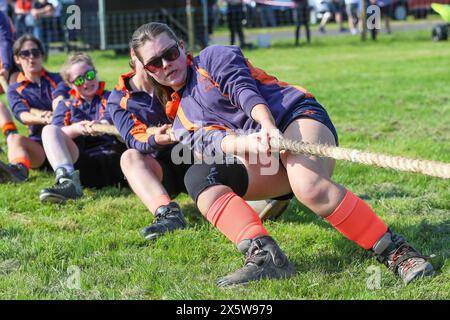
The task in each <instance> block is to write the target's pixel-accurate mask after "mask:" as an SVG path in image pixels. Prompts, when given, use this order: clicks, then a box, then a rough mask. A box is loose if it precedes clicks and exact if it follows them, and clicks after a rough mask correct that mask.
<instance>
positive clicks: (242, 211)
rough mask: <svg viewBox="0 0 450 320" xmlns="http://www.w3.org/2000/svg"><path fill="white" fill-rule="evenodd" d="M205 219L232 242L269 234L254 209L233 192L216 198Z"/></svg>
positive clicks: (236, 242)
mask: <svg viewBox="0 0 450 320" xmlns="http://www.w3.org/2000/svg"><path fill="white" fill-rule="evenodd" d="M206 219H208V221H209V222H211V223H212V224H213V225H214V227H216V228H217V229H219V231H220V232H222V233H223V234H224V235H225V236H226V237H227V238H228V239H230V240H231V241H232V242H233V243H234V244H238V243H239V242H241V241H242V240H244V239H253V238H255V237H257V236H262V235H264V236H268V235H269V233H268V232H267V231H266V229H264V227H263V225H262V223H261V219H259V216H258V215H257V214H256V212H255V210H253V209H252V208H251V207H250V206H249V205H248V204H247V202H245V200H244V199H242V198H241V197H239V196H237V195H236V194H235V193H233V192H229V193H226V194H224V195H223V196H221V197H220V198H219V199H217V200H216V202H214V204H213V205H212V206H211V208H209V210H208V213H207V214H206Z"/></svg>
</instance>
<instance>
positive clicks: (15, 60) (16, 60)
mask: <svg viewBox="0 0 450 320" xmlns="http://www.w3.org/2000/svg"><path fill="white" fill-rule="evenodd" d="M14 62H15V63H16V64H17V65H18V66H20V60H19V57H18V56H14Z"/></svg>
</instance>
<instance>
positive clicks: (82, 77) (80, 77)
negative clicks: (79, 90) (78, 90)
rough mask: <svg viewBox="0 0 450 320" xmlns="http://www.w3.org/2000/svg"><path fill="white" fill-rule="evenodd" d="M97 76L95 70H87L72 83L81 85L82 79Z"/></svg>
mask: <svg viewBox="0 0 450 320" xmlns="http://www.w3.org/2000/svg"><path fill="white" fill-rule="evenodd" d="M96 76H97V73H96V72H95V70H89V71H88V72H86V73H85V74H84V76H79V77H77V78H76V79H75V80H74V81H73V82H72V83H73V84H74V85H76V86H77V87H79V86H82V85H83V84H84V79H86V80H88V81H91V80H94V79H95V77H96Z"/></svg>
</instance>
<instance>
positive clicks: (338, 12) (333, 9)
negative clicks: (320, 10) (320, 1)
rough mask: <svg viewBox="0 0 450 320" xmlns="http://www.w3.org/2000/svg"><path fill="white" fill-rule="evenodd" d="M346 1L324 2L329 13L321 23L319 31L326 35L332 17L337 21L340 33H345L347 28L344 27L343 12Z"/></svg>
mask: <svg viewBox="0 0 450 320" xmlns="http://www.w3.org/2000/svg"><path fill="white" fill-rule="evenodd" d="M343 1H344V0H326V1H324V3H325V6H326V8H327V11H326V12H325V14H324V15H323V17H322V20H321V21H320V26H319V31H320V32H322V33H325V25H326V24H327V22H328V21H329V20H330V18H331V17H332V16H334V19H335V20H336V24H337V25H339V31H340V32H344V31H345V28H344V27H343V26H342V12H343Z"/></svg>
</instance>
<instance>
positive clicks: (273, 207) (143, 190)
mask: <svg viewBox="0 0 450 320" xmlns="http://www.w3.org/2000/svg"><path fill="white" fill-rule="evenodd" d="M130 64H131V66H132V68H133V71H132V72H130V73H127V74H124V75H121V76H120V77H119V83H118V84H117V86H116V88H115V89H114V90H113V91H112V93H111V95H110V97H109V98H108V109H107V111H108V113H109V114H110V115H111V118H112V120H113V122H114V125H115V126H116V128H117V130H119V132H120V134H121V136H122V138H123V140H124V141H125V143H126V145H127V147H128V148H129V149H128V150H127V151H125V152H124V154H123V155H122V159H121V167H122V171H123V173H124V174H125V176H126V178H127V181H128V183H129V184H130V186H131V188H132V189H133V191H134V192H135V193H136V195H137V196H138V197H139V199H140V200H141V201H142V202H143V203H144V205H145V206H146V207H147V208H148V210H149V211H150V212H152V213H153V214H154V216H155V219H154V221H153V222H152V223H151V224H150V225H149V226H147V227H146V228H144V229H143V230H142V235H143V236H144V238H146V239H148V240H151V239H155V238H157V237H158V236H161V235H163V234H164V233H166V232H170V231H174V230H177V229H184V228H185V227H186V221H185V219H184V216H183V213H182V210H181V208H180V207H179V205H178V204H177V203H176V202H175V201H174V200H173V199H174V198H175V197H176V196H177V195H178V194H179V193H182V192H184V193H187V191H186V187H185V183H184V176H185V174H186V171H187V170H188V169H189V168H190V164H184V163H181V164H175V163H174V161H172V150H173V148H174V147H175V146H176V143H173V142H172V141H171V139H170V136H169V135H167V134H166V129H167V128H169V125H170V124H171V123H172V121H173V119H174V117H175V112H174V111H176V110H175V109H173V110H172V111H171V109H170V108H168V109H165V108H164V107H163V106H162V105H161V103H160V102H159V100H158V99H157V98H156V97H154V96H153V85H152V82H151V78H150V77H149V75H148V74H147V72H146V71H145V69H144V66H143V65H142V63H141V62H140V61H139V59H137V57H136V56H135V55H134V53H133V51H132V53H131V63H130ZM156 126H161V128H160V130H158V131H157V132H156V133H155V134H153V135H150V134H148V133H147V128H148V127H156ZM287 204H288V201H284V202H282V201H278V202H270V203H269V204H267V203H266V201H265V200H262V201H255V202H253V203H252V204H251V205H254V206H258V207H259V212H264V213H266V214H267V215H272V216H278V215H280V214H281V213H282V212H283V211H284V209H285V208H286V207H287ZM269 205H270V206H269Z"/></svg>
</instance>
